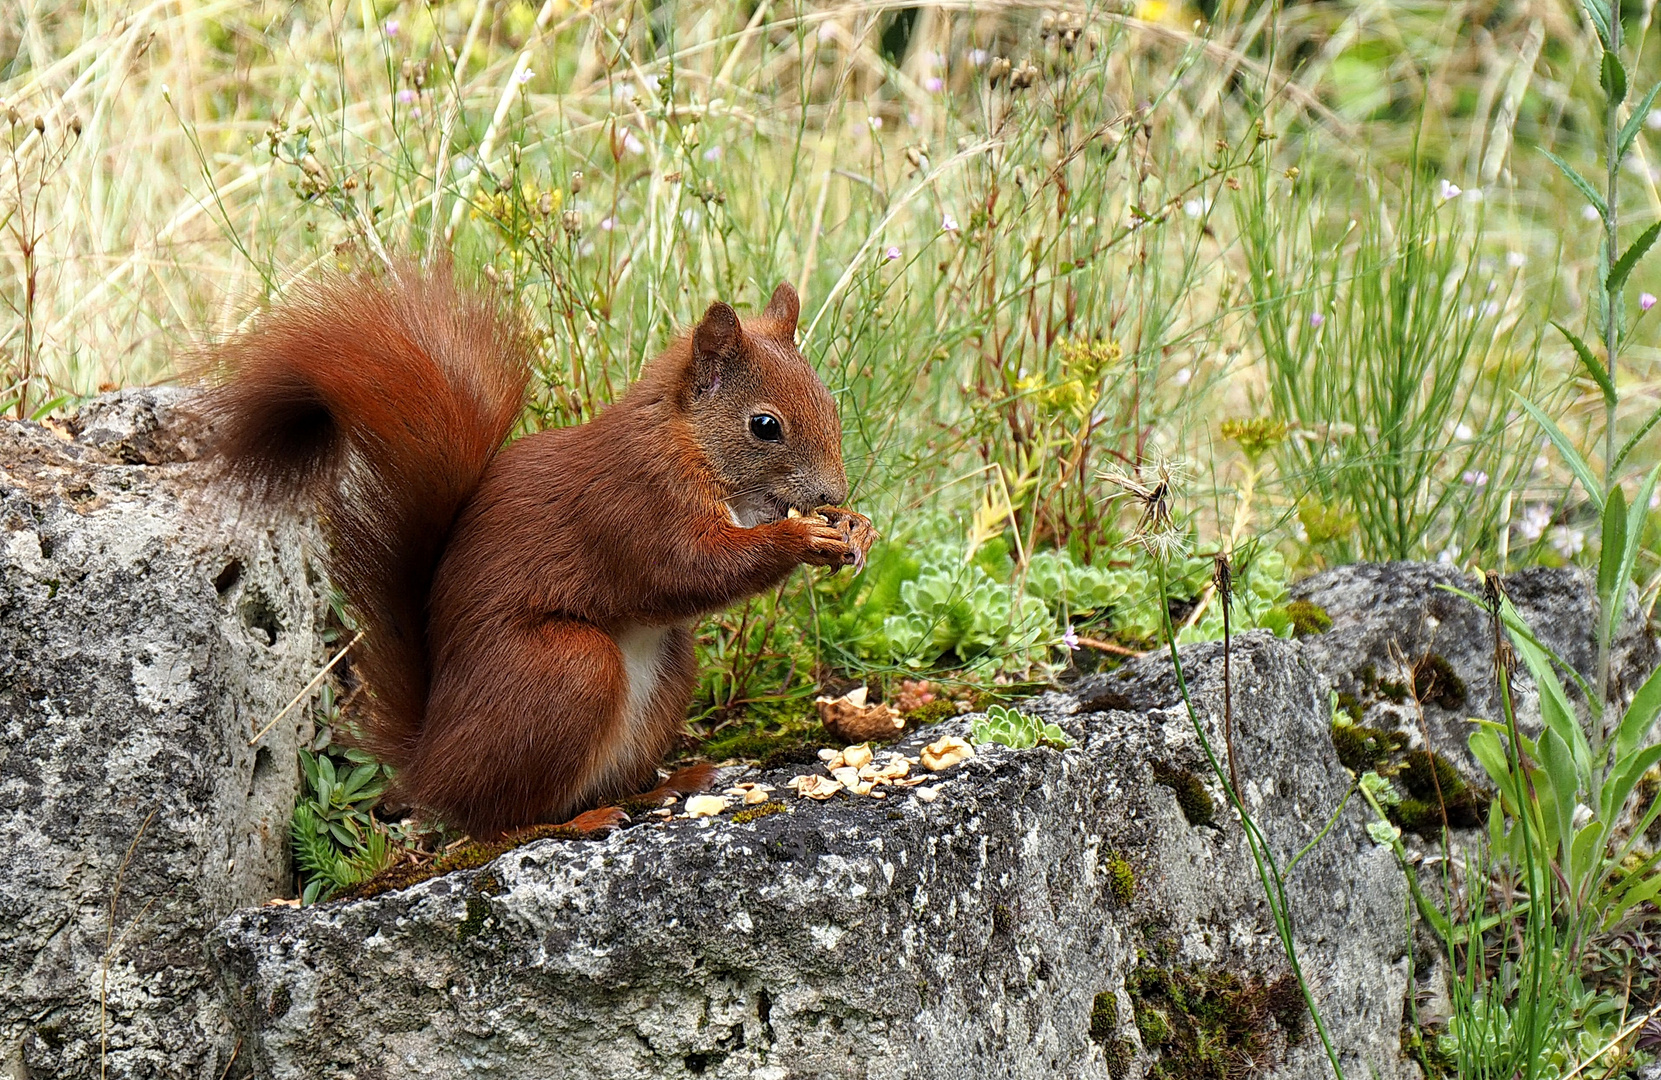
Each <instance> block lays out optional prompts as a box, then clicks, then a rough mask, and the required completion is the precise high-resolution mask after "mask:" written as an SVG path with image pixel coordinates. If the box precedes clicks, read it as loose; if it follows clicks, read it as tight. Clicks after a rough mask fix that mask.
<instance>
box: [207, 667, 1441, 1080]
mask: <svg viewBox="0 0 1661 1080" xmlns="http://www.w3.org/2000/svg"><path fill="white" fill-rule="evenodd" d="M1221 654H1222V650H1221V648H1220V647H1219V646H1215V645H1201V646H1195V647H1192V648H1189V649H1187V650H1186V651H1185V654H1184V655H1185V663H1186V667H1187V675H1188V680H1189V685H1190V687H1191V688H1192V690H1193V692H1194V694H1195V700H1196V702H1197V704H1198V707H1199V710H1200V713H1201V716H1202V718H1203V720H1204V723H1205V724H1206V726H1207V730H1208V732H1209V737H1210V739H1211V740H1212V743H1213V745H1214V746H1215V747H1217V748H1218V752H1219V753H1221V752H1222V742H1221V729H1220V722H1221V721H1220V717H1221V712H1222V710H1221V678H1222V674H1221V673H1222V663H1221V659H1222V656H1221ZM1232 678H1233V683H1234V703H1235V708H1234V718H1233V722H1234V729H1235V739H1234V742H1235V749H1236V755H1237V763H1238V767H1239V771H1240V776H1241V781H1242V785H1243V787H1244V789H1245V791H1246V793H1247V799H1248V800H1249V803H1250V805H1251V809H1252V811H1253V813H1254V814H1257V815H1259V818H1258V820H1259V823H1260V825H1261V827H1262V829H1263V831H1264V833H1265V835H1266V836H1267V838H1268V844H1269V847H1270V848H1271V850H1272V851H1273V852H1274V855H1275V857H1276V858H1277V859H1278V860H1279V862H1280V865H1281V866H1282V867H1283V868H1285V867H1287V865H1288V863H1289V861H1290V860H1291V858H1292V857H1293V855H1294V853H1296V852H1297V851H1299V850H1300V849H1302V848H1303V847H1304V846H1305V845H1307V844H1308V843H1309V842H1310V841H1311V840H1313V839H1314V838H1315V837H1316V835H1317V834H1318V833H1319V832H1320V831H1321V829H1322V828H1323V827H1324V826H1325V825H1326V824H1327V822H1328V819H1329V818H1330V817H1331V815H1332V814H1333V813H1334V811H1335V810H1336V809H1337V807H1338V806H1339V803H1340V801H1341V799H1342V798H1343V795H1344V792H1345V789H1346V787H1347V785H1348V777H1347V775H1346V774H1345V773H1344V771H1343V769H1342V768H1341V767H1340V766H1339V765H1338V764H1337V761H1336V760H1335V758H1334V755H1333V751H1332V749H1331V746H1330V742H1329V739H1328V732H1327V727H1328V710H1327V702H1326V700H1325V690H1324V686H1323V683H1322V680H1321V679H1320V678H1319V677H1318V676H1317V675H1316V673H1315V672H1314V671H1312V670H1311V669H1310V668H1309V666H1308V665H1307V664H1306V663H1305V662H1304V661H1303V659H1302V657H1301V650H1300V648H1299V646H1298V645H1297V644H1295V643H1290V642H1283V641H1277V640H1275V639H1273V638H1270V637H1268V636H1267V635H1264V634H1252V635H1249V636H1247V637H1244V638H1242V639H1241V640H1239V641H1237V642H1236V643H1235V650H1234V653H1233V658H1232ZM1174 685H1175V683H1174V679H1173V678H1172V676H1171V670H1170V667H1169V664H1168V662H1166V661H1165V660H1163V659H1161V658H1148V659H1145V660H1142V661H1139V662H1137V663H1136V664H1134V665H1131V666H1130V667H1129V668H1127V669H1125V670H1124V671H1123V672H1122V673H1117V674H1114V675H1112V676H1108V677H1105V678H1096V679H1093V680H1090V681H1088V682H1086V683H1085V684H1084V685H1082V686H1081V687H1079V688H1078V690H1077V692H1076V693H1066V694H1064V693H1050V694H1046V695H1044V696H1042V697H1040V698H1038V699H1035V700H1034V701H1031V702H1028V703H1026V704H1025V705H1024V706H1023V708H1026V709H1028V710H1029V711H1032V712H1035V713H1038V714H1040V715H1041V716H1042V717H1043V718H1044V719H1047V720H1053V721H1055V722H1056V723H1058V724H1060V725H1061V726H1062V727H1063V728H1064V729H1065V730H1067V731H1068V732H1069V734H1070V735H1071V736H1072V737H1073V738H1074V739H1075V740H1076V741H1077V743H1078V746H1077V747H1076V748H1074V749H1070V750H1066V751H1056V750H1053V749H1048V748H1037V749H1032V750H1025V751H1014V750H1009V749H1006V748H1003V747H981V748H979V749H978V750H977V753H976V756H975V757H974V758H973V759H971V760H969V761H967V762H965V763H964V764H962V765H959V766H957V767H956V768H954V769H953V770H950V771H948V772H947V773H945V774H943V776H944V779H939V778H935V779H933V780H931V783H938V787H939V794H938V797H936V798H934V799H932V800H930V801H924V800H922V799H918V798H916V797H914V796H912V795H909V794H905V793H901V792H895V793H894V794H892V795H891V796H890V797H889V798H887V799H884V800H880V801H879V800H875V799H871V798H865V797H856V796H851V795H847V794H844V795H839V796H837V797H836V798H835V799H833V800H831V801H829V802H815V801H813V800H810V799H796V798H794V797H793V796H789V795H786V796H785V797H786V798H788V799H789V800H790V802H789V812H787V813H786V812H780V813H773V814H770V815H768V816H761V817H757V818H755V819H754V820H752V821H748V822H746V823H743V824H739V823H735V822H734V820H733V814H732V813H727V814H723V815H721V816H719V817H716V818H712V819H700V820H683V819H676V820H672V821H667V822H661V821H660V822H654V823H651V824H645V825H640V826H637V827H634V828H631V829H628V830H626V831H624V832H622V833H620V834H617V835H614V836H612V837H611V838H609V839H607V840H604V841H600V842H589V843H583V842H575V841H542V842H538V843H534V844H530V845H527V846H525V847H523V848H519V849H517V850H514V851H512V852H509V853H508V854H507V855H505V856H503V857H501V858H500V859H498V860H497V861H496V862H494V863H492V864H491V865H489V866H487V867H485V868H483V869H482V870H478V871H473V872H467V873H458V874H452V875H449V876H445V877H441V878H435V879H432V880H429V881H427V882H424V883H421V884H419V885H416V886H414V887H412V888H409V889H407V890H403V891H400V892H395V893H389V894H386V895H383V896H380V897H376V898H373V899H369V900H361V901H354V902H343V903H337V904H327V905H322V906H319V907H315V908H309V909H302V910H296V909H286V908H265V909H257V910H249V911H242V912H238V913H236V914H235V915H233V916H231V917H230V918H229V919H228V920H226V921H225V922H224V923H223V924H222V925H221V926H220V927H219V928H218V930H217V931H216V932H215V934H214V936H213V938H212V942H211V948H212V950H213V954H214V957H215V960H216V963H217V964H218V965H219V966H220V968H221V970H222V972H223V978H224V986H225V992H226V994H227V995H228V996H229V998H230V999H231V1001H232V1005H233V1008H234V1010H235V1015H236V1020H237V1024H238V1032H239V1035H240V1037H241V1038H242V1039H243V1043H242V1048H243V1049H242V1054H243V1058H242V1059H241V1060H243V1061H244V1062H246V1063H247V1065H248V1067H249V1068H251V1069H252V1071H253V1074H254V1075H256V1076H260V1077H274V1078H302V1077H303V1078H308V1080H309V1078H337V1077H338V1078H345V1077H357V1076H376V1077H385V1078H386V1080H400V1078H413V1077H449V1076H456V1075H460V1074H461V1073H463V1072H478V1073H480V1074H488V1075H491V1076H495V1077H501V1078H504V1080H511V1078H516V1077H527V1078H528V1077H543V1078H555V1077H570V1078H576V1077H583V1078H596V1080H597V1078H609V1077H648V1076H649V1077H662V1078H677V1077H692V1076H701V1077H706V1078H712V1080H713V1078H736V1077H746V1078H751V1080H785V1078H788V1077H801V1078H807V1077H814V1078H820V1077H836V1078H841V1077H847V1078H856V1077H857V1078H862V1080H865V1078H869V1080H876V1078H890V1077H892V1078H898V1077H917V1076H928V1077H966V1078H967V1077H983V1076H1001V1077H1011V1078H1015V1077H1034V1078H1037V1077H1043V1078H1045V1080H1049V1078H1053V1077H1062V1076H1065V1077H1088V1078H1103V1077H1109V1076H1113V1077H1116V1078H1122V1077H1126V1076H1132V1077H1133V1076H1140V1075H1143V1070H1144V1069H1145V1068H1146V1067H1147V1065H1148V1064H1149V1063H1150V1062H1151V1061H1152V1060H1153V1059H1154V1056H1156V1055H1162V1054H1163V1055H1172V1054H1175V1053H1177V1052H1178V1051H1177V1050H1176V1049H1175V1048H1174V1047H1173V1045H1170V1044H1166V1045H1154V1044H1153V1040H1151V1039H1149V1040H1144V1038H1143V1036H1142V1034H1141V1033H1140V1032H1141V1028H1139V1025H1138V1023H1137V1016H1138V1013H1139V1011H1140V1013H1141V1014H1142V1018H1143V1022H1144V1023H1145V1024H1146V1025H1147V1026H1148V1029H1149V1030H1150V1031H1152V1030H1154V1027H1155V1022H1154V1021H1153V1020H1151V1019H1150V1017H1151V1011H1153V1010H1157V1007H1158V1005H1159V1002H1158V1001H1157V1000H1151V999H1150V991H1149V987H1150V986H1154V985H1157V984H1158V982H1159V980H1160V979H1161V978H1181V977H1191V978H1196V979H1209V980H1213V984H1214V985H1215V986H1218V987H1226V986H1228V985H1233V986H1235V987H1236V988H1237V989H1242V990H1250V988H1252V987H1258V988H1261V987H1266V986H1269V985H1274V984H1278V985H1279V987H1280V990H1281V991H1282V992H1284V991H1285V989H1286V987H1287V986H1288V985H1289V984H1288V983H1286V982H1284V981H1283V980H1284V977H1285V976H1286V974H1287V970H1288V969H1287V965H1286V961H1285V958H1284V956H1283V953H1282V950H1281V947H1280V944H1279V943H1278V941H1277V939H1276V937H1275V928H1274V924H1273V922H1272V920H1271V919H1270V916H1269V909H1268V906H1267V905H1266V903H1265V901H1264V894H1263V891H1262V887H1261V886H1260V884H1259V882H1258V878H1257V874H1256V872H1255V871H1254V869H1253V862H1252V859H1251V857H1250V856H1249V854H1248V852H1247V850H1246V846H1245V842H1244V835H1243V833H1242V828H1241V825H1240V823H1239V821H1238V820H1237V819H1236V818H1235V816H1234V815H1233V813H1232V812H1231V811H1230V810H1228V809H1226V808H1221V807H1220V806H1219V807H1218V808H1217V809H1215V811H1214V813H1213V817H1212V821H1213V824H1211V825H1199V826H1197V825H1193V824H1190V821H1189V816H1191V814H1192V813H1193V812H1195V811H1194V806H1195V805H1197V804H1198V803H1200V802H1201V801H1203V800H1206V799H1209V800H1211V801H1212V802H1213V803H1214V804H1215V803H1217V802H1218V801H1219V800H1220V799H1221V791H1220V788H1219V787H1218V785H1217V784H1216V783H1215V782H1214V781H1213V780H1211V779H1210V777H1211V775H1212V774H1211V773H1210V771H1209V769H1208V766H1207V765H1206V763H1205V758H1204V756H1203V754H1202V753H1201V750H1200V747H1199V744H1198V740H1197V737H1196V735H1195V732H1194V728H1193V726H1192V724H1191V723H1190V721H1189V718H1188V715H1187V713H1186V711H1185V709H1184V708H1183V706H1182V704H1181V702H1180V701H1179V700H1178V699H1177V697H1176V696H1175V692H1174ZM967 728H968V722H967V721H966V720H963V719H959V720H954V721H950V722H948V723H946V724H944V725H941V726H939V727H936V728H932V729H929V730H927V731H925V732H920V733H916V734H913V735H912V736H911V737H909V738H908V739H907V740H905V741H904V742H902V743H901V744H899V745H900V747H901V748H902V749H904V750H906V751H907V752H908V753H910V754H913V755H915V754H916V753H917V752H918V750H919V749H920V747H921V746H922V745H923V744H924V743H926V742H929V741H932V740H934V739H936V738H938V737H940V736H941V735H945V734H956V735H964V734H966V732H967ZM802 771H806V770H804V769H783V770H775V771H773V772H769V773H762V774H758V773H755V772H750V773H749V774H748V775H741V774H740V773H738V772H730V773H729V774H728V776H727V777H726V779H729V780H738V779H751V780H764V781H766V782H769V783H772V784H774V785H775V787H776V789H777V790H779V791H780V792H781V794H782V793H784V791H785V782H786V781H787V780H788V779H790V777H791V776H793V775H795V774H796V773H797V772H802ZM1156 773H1157V774H1159V775H1162V776H1165V777H1166V778H1167V782H1166V783H1161V782H1158V781H1156V779H1155V776H1156ZM1171 778H1175V779H1171ZM1185 807H1186V808H1187V809H1188V811H1189V814H1187V815H1185ZM1364 824H1365V818H1364V815H1363V812H1362V810H1361V809H1360V806H1359V801H1352V803H1351V805H1350V806H1349V807H1348V808H1347V809H1346V810H1345V811H1344V812H1343V814H1342V815H1341V816H1340V817H1339V819H1338V821H1337V822H1336V824H1335V825H1334V827H1333V829H1332V831H1331V833H1330V834H1329V835H1328V836H1327V837H1326V838H1325V839H1324V840H1323V841H1322V842H1321V843H1320V844H1319V845H1317V846H1316V847H1315V848H1314V849H1313V851H1312V852H1311V853H1310V854H1308V855H1307V856H1305V857H1304V859H1303V860H1302V861H1301V862H1299V863H1298V864H1297V866H1296V867H1295V868H1292V869H1291V870H1290V872H1289V873H1288V875H1287V888H1288V892H1289V896H1290V901H1291V905H1292V911H1293V915H1294V918H1295V920H1296V934H1297V944H1298V949H1299V954H1300V958H1301V961H1302V964H1303V970H1304V974H1305V976H1306V977H1307V978H1308V979H1309V980H1310V982H1311V984H1312V986H1313V988H1314V992H1315V995H1316V998H1317V1000H1318V1001H1319V1002H1320V1005H1321V1008H1322V1014H1323V1017H1324V1019H1325V1021H1326V1023H1327V1025H1328V1029H1329V1030H1330V1032H1331V1034H1332V1038H1333V1041H1334V1043H1335V1044H1336V1045H1337V1047H1338V1048H1339V1049H1340V1051H1341V1052H1342V1054H1343V1060H1344V1064H1345V1066H1346V1068H1347V1070H1348V1072H1349V1074H1350V1075H1352V1076H1366V1075H1377V1076H1380V1077H1384V1078H1395V1077H1403V1078H1405V1077H1409V1076H1413V1075H1416V1074H1415V1072H1414V1071H1413V1070H1412V1068H1411V1067H1410V1066H1408V1065H1406V1064H1405V1063H1404V1062H1402V1061H1401V1060H1400V1056H1399V1035H1398V1033H1399V1030H1400V1026H1401V1022H1402V1003H1403V993H1404V991H1405V988H1406V985H1407V977H1408V970H1407V969H1408V960H1407V957H1406V955H1405V950H1404V946H1403V943H1404V942H1405V941H1406V940H1407V934H1406V931H1405V927H1404V924H1403V910H1404V899H1405V898H1404V886H1403V883H1402V879H1401V876H1400V874H1399V872H1398V871H1397V869H1396V867H1395V865H1394V863H1393V860H1392V858H1391V856H1390V854H1389V852H1388V851H1386V850H1383V849H1379V848H1377V847H1375V846H1374V845H1373V844H1372V842H1371V841H1370V840H1369V839H1368V837H1367V835H1366V832H1365V828H1364ZM1162 973H1163V974H1162ZM1230 980H1233V982H1232V983H1231V982H1230ZM1260 996H1261V995H1260ZM1093 1014H1094V1025H1093V1020H1092V1017H1093ZM1261 1021H1262V1026H1261V1038H1262V1040H1263V1049H1262V1051H1261V1052H1262V1054H1263V1056H1262V1057H1261V1058H1260V1060H1264V1061H1278V1062H1279V1064H1278V1065H1277V1066H1276V1067H1275V1068H1273V1069H1272V1070H1270V1071H1269V1072H1268V1073H1266V1075H1272V1076H1276V1077H1288V1078H1290V1077H1300V1078H1301V1077H1308V1078H1310V1080H1314V1078H1316V1077H1320V1076H1324V1075H1326V1070H1327V1065H1326V1061H1325V1057H1324V1053H1323V1051H1322V1050H1321V1048H1320V1043H1319V1040H1318V1039H1316V1038H1315V1036H1314V1034H1313V1032H1312V1030H1305V1031H1304V1032H1303V1033H1302V1036H1301V1038H1299V1039H1298V1040H1297V1041H1296V1042H1295V1044H1294V1045H1291V1046H1287V1045H1286V1043H1287V1038H1286V1030H1285V1029H1284V1028H1282V1027H1281V1026H1280V1021H1279V1020H1274V1019H1271V1018H1270V1017H1269V1015H1268V1014H1267V1013H1264V1014H1263V1016H1262V1017H1261ZM1286 1021H1287V1024H1288V1025H1289V1026H1291V1027H1292V1028H1296V1027H1297V1026H1298V1023H1297V1019H1296V1010H1295V1009H1293V1010H1292V1011H1291V1012H1290V1013H1288V1014H1287V1016H1286ZM1093 1031H1094V1034H1092V1032H1093ZM1168 1064H1169V1065H1170V1066H1171V1067H1179V1063H1178V1062H1177V1061H1175V1060H1174V1059H1173V1060H1172V1061H1171V1062H1169V1063H1168Z"/></svg>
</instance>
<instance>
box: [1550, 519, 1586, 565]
mask: <svg viewBox="0 0 1661 1080" xmlns="http://www.w3.org/2000/svg"><path fill="white" fill-rule="evenodd" d="M1551 546H1552V547H1554V548H1556V549H1557V553H1558V554H1559V555H1561V556H1563V557H1564V558H1565V559H1572V558H1574V557H1575V556H1576V555H1579V554H1580V553H1581V552H1582V551H1584V550H1585V549H1586V534H1585V533H1583V532H1581V531H1580V530H1579V529H1571V528H1569V527H1568V526H1567V525H1559V526H1557V527H1556V528H1555V529H1553V530H1552V531H1551Z"/></svg>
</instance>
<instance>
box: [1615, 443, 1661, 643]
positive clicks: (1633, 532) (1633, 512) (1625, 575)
mask: <svg viewBox="0 0 1661 1080" xmlns="http://www.w3.org/2000/svg"><path fill="white" fill-rule="evenodd" d="M1657 474H1661V465H1657V466H1656V467H1655V468H1653V469H1651V470H1650V472H1649V475H1648V476H1646V477H1644V482H1643V483H1642V484H1640V485H1639V486H1638V498H1637V499H1635V500H1634V501H1633V503H1632V506H1631V507H1630V508H1629V509H1628V510H1627V512H1626V544H1625V550H1624V551H1623V552H1622V555H1621V565H1620V568H1619V569H1618V570H1617V571H1616V576H1615V588H1614V590H1613V592H1612V594H1611V595H1610V598H1609V601H1608V602H1607V604H1606V605H1605V606H1604V609H1603V614H1604V619H1605V625H1606V626H1607V627H1608V628H1609V640H1610V641H1613V640H1615V632H1616V631H1617V630H1619V629H1620V626H1621V616H1622V615H1624V614H1625V613H1626V590H1627V586H1628V585H1630V584H1631V583H1632V575H1633V572H1634V571H1635V570H1636V569H1637V567H1638V551H1639V549H1640V548H1641V547H1642V546H1643V539H1644V519H1645V518H1646V517H1648V516H1649V500H1650V496H1652V495H1653V494H1655V479H1656V476H1657ZM1615 490H1616V491H1620V490H1621V489H1620V486H1619V485H1616V487H1615ZM1622 498H1623V499H1624V498H1625V496H1624V495H1623V496H1622Z"/></svg>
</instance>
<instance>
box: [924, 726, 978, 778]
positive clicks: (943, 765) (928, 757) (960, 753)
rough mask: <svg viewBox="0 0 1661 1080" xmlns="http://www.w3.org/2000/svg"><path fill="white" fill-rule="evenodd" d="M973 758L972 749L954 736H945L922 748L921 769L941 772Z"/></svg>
mask: <svg viewBox="0 0 1661 1080" xmlns="http://www.w3.org/2000/svg"><path fill="white" fill-rule="evenodd" d="M974 756H975V751H974V748H973V747H971V746H970V745H969V744H968V743H966V742H964V741H963V740H962V739H959V738H957V737H956V736H955V735H947V736H946V737H945V738H942V739H937V740H935V741H934V742H931V743H929V744H928V745H927V746H925V747H923V754H922V757H923V767H924V768H925V769H927V770H929V771H930V772H941V771H944V770H946V769H949V768H951V767H952V766H953V765H956V764H958V763H959V762H961V761H967V760H969V759H970V758H972V757H974Z"/></svg>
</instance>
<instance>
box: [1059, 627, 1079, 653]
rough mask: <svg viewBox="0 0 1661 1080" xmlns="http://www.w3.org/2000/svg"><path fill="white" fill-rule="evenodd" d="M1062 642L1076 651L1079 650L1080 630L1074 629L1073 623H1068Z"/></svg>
mask: <svg viewBox="0 0 1661 1080" xmlns="http://www.w3.org/2000/svg"><path fill="white" fill-rule="evenodd" d="M1061 643H1062V644H1063V645H1065V646H1067V647H1068V648H1069V649H1071V650H1073V651H1074V652H1078V649H1079V644H1078V631H1077V630H1074V629H1073V624H1072V623H1068V624H1067V632H1066V633H1064V634H1062V635H1061Z"/></svg>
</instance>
